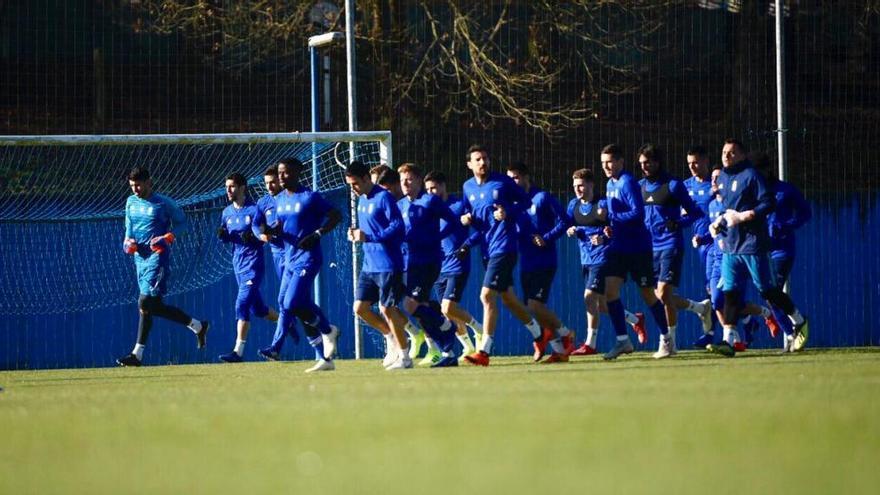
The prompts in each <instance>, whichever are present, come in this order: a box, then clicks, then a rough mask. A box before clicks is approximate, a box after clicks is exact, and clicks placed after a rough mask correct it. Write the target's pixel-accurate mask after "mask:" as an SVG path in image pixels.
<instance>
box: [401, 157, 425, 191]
mask: <svg viewBox="0 0 880 495" xmlns="http://www.w3.org/2000/svg"><path fill="white" fill-rule="evenodd" d="M397 173H398V174H400V190H401V192H402V193H403V194H405V195H406V196H409V197H410V198H415V197H416V196H418V195H419V194H421V192H422V189H423V185H424V184H423V181H422V177H423V175H424V174H423V173H422V169H421V168H420V167H419V166H418V165H416V164H415V163H404V164H403V165H401V166H399V167H397Z"/></svg>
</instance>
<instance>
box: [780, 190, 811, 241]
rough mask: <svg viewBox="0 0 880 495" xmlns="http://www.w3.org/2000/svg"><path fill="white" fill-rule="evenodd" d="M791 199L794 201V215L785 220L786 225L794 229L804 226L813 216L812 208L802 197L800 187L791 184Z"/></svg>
mask: <svg viewBox="0 0 880 495" xmlns="http://www.w3.org/2000/svg"><path fill="white" fill-rule="evenodd" d="M791 200H792V202H793V203H794V212H795V213H794V216H793V217H792V218H791V219H789V220H788V221H787V222H786V227H788V228H790V229H792V230H795V229H799V228H801V227H803V226H804V224H805V223H807V222H809V221H810V219H812V218H813V208H812V207H811V206H810V203H808V202H807V200H806V199H805V198H804V195H803V193H801V191H800V189H798V188H796V187H794V186H791Z"/></svg>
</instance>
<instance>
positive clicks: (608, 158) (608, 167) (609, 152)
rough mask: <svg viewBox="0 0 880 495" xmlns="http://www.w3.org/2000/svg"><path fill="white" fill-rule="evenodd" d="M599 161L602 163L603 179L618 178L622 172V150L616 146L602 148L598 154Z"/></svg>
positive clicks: (609, 145)
mask: <svg viewBox="0 0 880 495" xmlns="http://www.w3.org/2000/svg"><path fill="white" fill-rule="evenodd" d="M599 160H600V162H601V163H602V171H603V172H605V177H608V178H609V179H610V178H612V177H619V176H620V172H621V171H622V170H623V150H622V149H621V148H620V146H618V145H616V144H608V145H605V147H604V148H602V152H601V153H600V154H599Z"/></svg>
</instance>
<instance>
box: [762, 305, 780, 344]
mask: <svg viewBox="0 0 880 495" xmlns="http://www.w3.org/2000/svg"><path fill="white" fill-rule="evenodd" d="M764 324H765V325H767V330H770V336H771V337H773V338H774V339H775V338H776V336H777V335H779V331H780V330H781V329H780V327H779V322H778V321H776V315H775V314H773V312H772V311H771V312H770V316H768V317H767V318H764Z"/></svg>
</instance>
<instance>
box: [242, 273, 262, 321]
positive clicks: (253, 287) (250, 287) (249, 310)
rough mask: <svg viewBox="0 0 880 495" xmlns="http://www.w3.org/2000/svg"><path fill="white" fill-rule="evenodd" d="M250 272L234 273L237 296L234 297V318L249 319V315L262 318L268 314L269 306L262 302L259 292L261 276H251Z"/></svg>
mask: <svg viewBox="0 0 880 495" xmlns="http://www.w3.org/2000/svg"><path fill="white" fill-rule="evenodd" d="M251 275H253V274H252V273H246V274H242V275H239V274H236V275H235V279H236V282H238V296H237V297H236V298H235V319H237V320H240V321H250V320H251V315H252V314H253V315H254V316H257V317H259V318H262V317H264V316H266V315H267V314H269V308H268V307H267V306H266V303H265V302H263V296H262V294H260V282H261V281H262V277H254V276H251Z"/></svg>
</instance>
